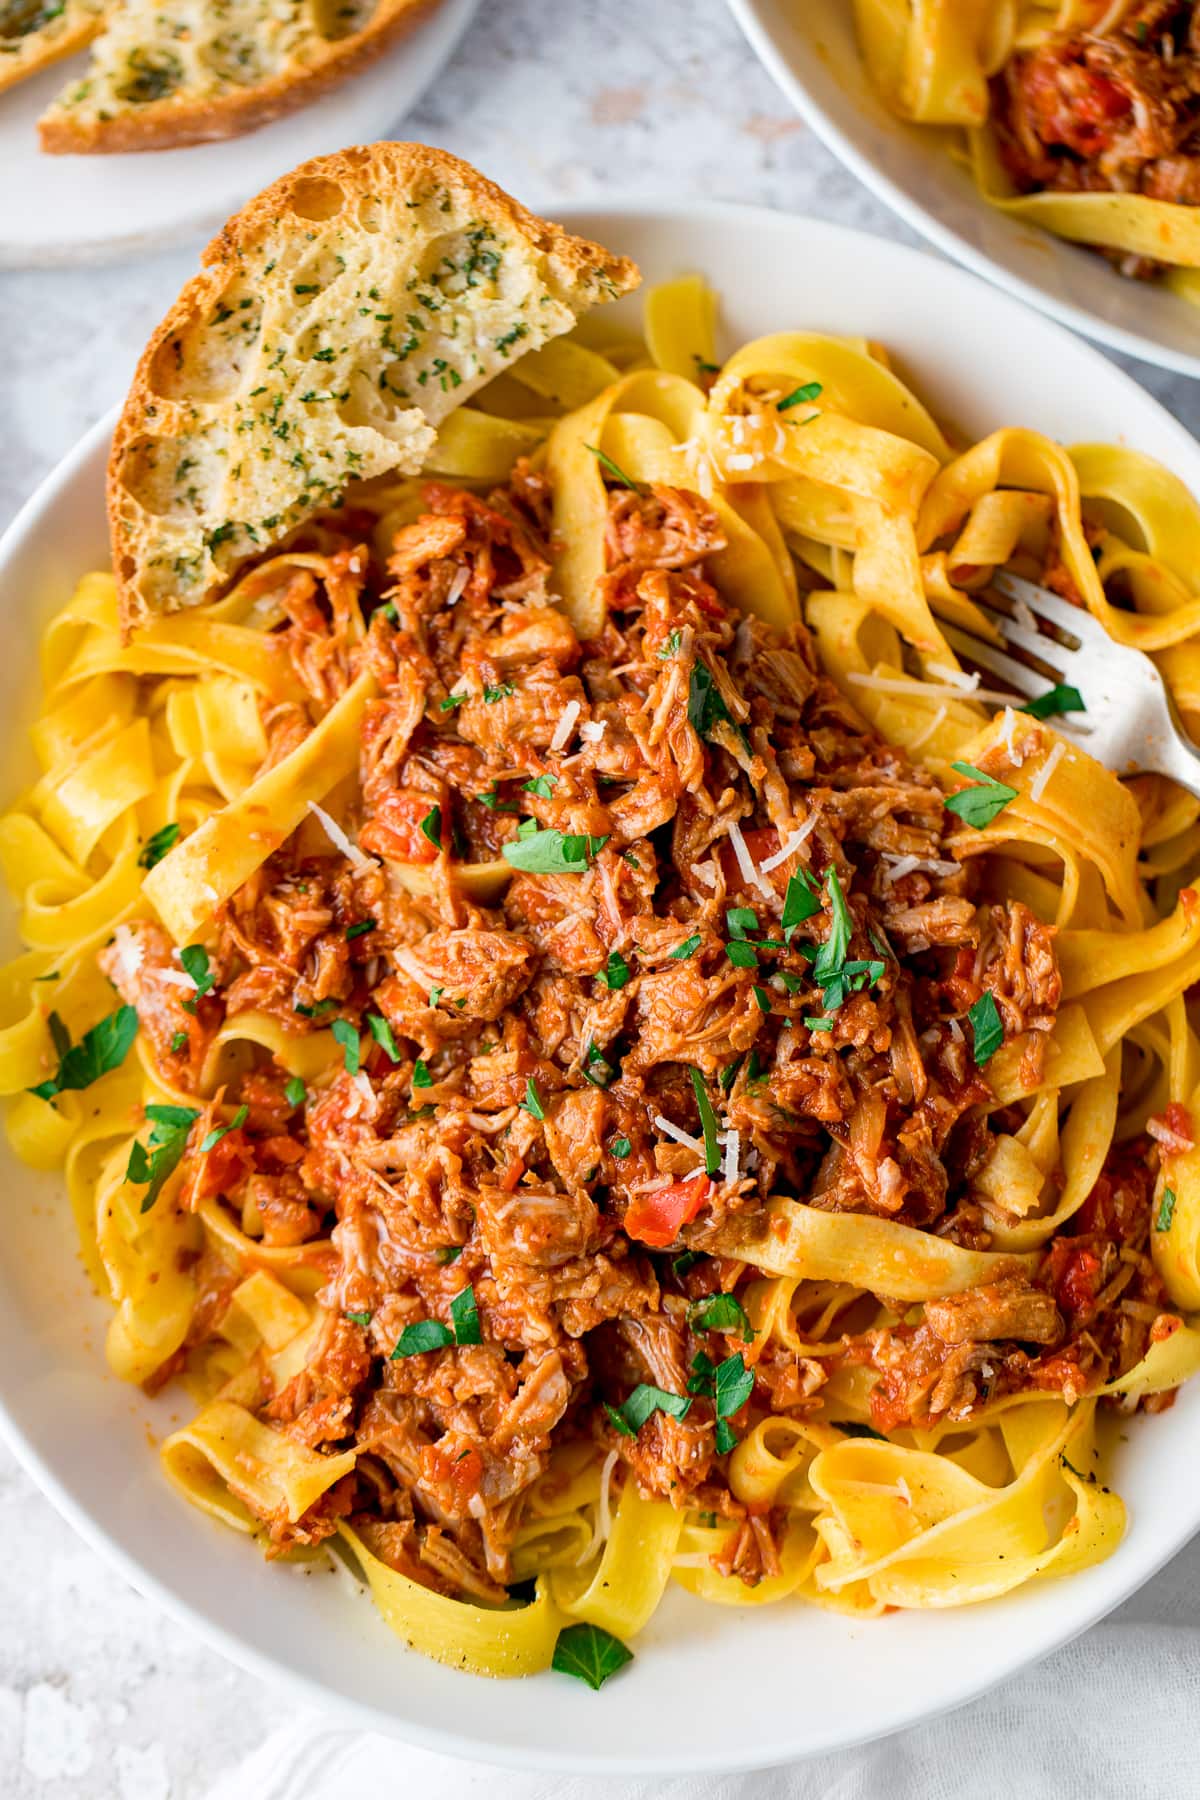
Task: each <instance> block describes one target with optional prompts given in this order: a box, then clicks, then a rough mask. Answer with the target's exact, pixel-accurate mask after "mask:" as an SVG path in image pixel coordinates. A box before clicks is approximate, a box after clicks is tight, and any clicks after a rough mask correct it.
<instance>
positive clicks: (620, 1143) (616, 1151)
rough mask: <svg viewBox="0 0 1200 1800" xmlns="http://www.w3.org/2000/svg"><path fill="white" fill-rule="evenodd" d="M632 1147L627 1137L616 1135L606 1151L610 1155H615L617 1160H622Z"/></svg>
mask: <svg viewBox="0 0 1200 1800" xmlns="http://www.w3.org/2000/svg"><path fill="white" fill-rule="evenodd" d="M632 1149H633V1145H632V1144H631V1143H630V1141H629V1139H628V1138H627V1137H617V1138H614V1139H613V1141H612V1143H611V1144H610V1145H609V1146H608V1153H609V1155H610V1156H615V1157H616V1159H617V1161H618V1162H624V1160H625V1158H626V1157H627V1156H628V1155H629V1152H630V1151H631V1150H632Z"/></svg>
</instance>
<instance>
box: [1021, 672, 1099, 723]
mask: <svg viewBox="0 0 1200 1800" xmlns="http://www.w3.org/2000/svg"><path fill="white" fill-rule="evenodd" d="M1020 711H1021V712H1023V713H1028V714H1029V715H1030V717H1031V718H1034V719H1052V718H1053V717H1054V716H1055V714H1056V713H1069V712H1086V711H1087V707H1086V706H1085V705H1084V704H1083V695H1082V694H1081V693H1080V691H1079V689H1078V688H1077V687H1070V686H1068V685H1067V683H1065V682H1062V681H1060V682H1058V683H1057V685H1056V686H1054V687H1052V688H1049V689H1047V691H1046V692H1045V693H1044V694H1039V695H1038V697H1037V699H1036V700H1030V701H1027V702H1026V704H1025V705H1024V706H1022V707H1021V708H1020Z"/></svg>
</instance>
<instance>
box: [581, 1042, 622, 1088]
mask: <svg viewBox="0 0 1200 1800" xmlns="http://www.w3.org/2000/svg"><path fill="white" fill-rule="evenodd" d="M583 1077H584V1080H585V1081H590V1082H591V1084H592V1086H593V1087H598V1088H606V1087H611V1086H612V1084H613V1082H614V1081H615V1080H616V1079H617V1071H616V1070H615V1069H614V1068H613V1066H612V1064H611V1063H610V1062H609V1061H608V1059H607V1058H606V1057H605V1054H604V1052H603V1050H601V1049H599V1048H598V1047H597V1045H596V1040H595V1038H589V1039H588V1047H587V1049H586V1050H585V1051H584V1053H583Z"/></svg>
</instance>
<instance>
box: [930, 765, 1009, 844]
mask: <svg viewBox="0 0 1200 1800" xmlns="http://www.w3.org/2000/svg"><path fill="white" fill-rule="evenodd" d="M950 767H951V768H952V769H953V770H954V772H955V774H956V775H971V776H973V777H974V778H975V780H976V781H977V782H979V784H980V785H979V786H978V787H969V788H963V789H962V790H961V792H959V793H957V794H948V795H947V796H946V811H947V812H952V813H957V815H958V817H959V818H960V819H961V820H962V822H963V824H964V825H972V826H974V828H975V830H976V831H982V830H983V828H984V826H985V825H990V824H991V822H992V820H993V819H994V818H996V817H998V815H999V814H1000V813H1002V812H1003V811H1004V808H1005V807H1006V806H1007V805H1008V803H1009V801H1010V800H1015V799H1016V797H1017V790H1016V788H1014V787H1009V786H1008V784H1007V783H1006V782H1003V781H997V780H996V778H995V776H993V775H985V774H984V772H983V770H982V769H977V768H976V767H975V765H974V764H973V763H966V762H956V763H951V765H950Z"/></svg>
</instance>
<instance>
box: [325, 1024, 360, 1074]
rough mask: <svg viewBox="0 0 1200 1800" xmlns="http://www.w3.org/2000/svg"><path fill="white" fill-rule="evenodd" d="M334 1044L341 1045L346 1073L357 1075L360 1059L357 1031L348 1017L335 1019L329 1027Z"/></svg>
mask: <svg viewBox="0 0 1200 1800" xmlns="http://www.w3.org/2000/svg"><path fill="white" fill-rule="evenodd" d="M329 1029H330V1030H331V1031H332V1033H333V1041H334V1043H335V1044H340V1045H341V1046H342V1057H343V1061H344V1062H345V1065H346V1073H347V1074H348V1075H357V1074H358V1066H359V1061H360V1055H359V1040H358V1033H357V1031H356V1030H355V1029H354V1027H353V1025H352V1024H351V1023H350V1021H349V1019H335V1020H334V1021H333V1024H332V1025H331V1026H330V1028H329Z"/></svg>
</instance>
